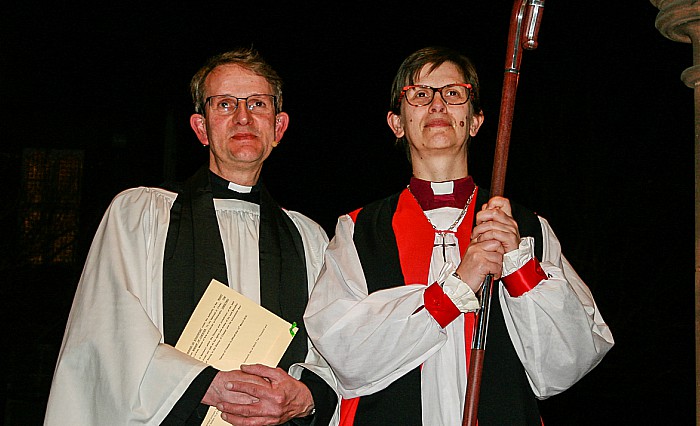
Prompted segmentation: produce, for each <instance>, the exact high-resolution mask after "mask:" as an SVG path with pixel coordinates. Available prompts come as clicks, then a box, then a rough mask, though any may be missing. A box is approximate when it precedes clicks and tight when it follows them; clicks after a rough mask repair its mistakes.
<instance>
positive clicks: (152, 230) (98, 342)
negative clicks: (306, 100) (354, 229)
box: [45, 49, 336, 425]
mask: <svg viewBox="0 0 700 426" xmlns="http://www.w3.org/2000/svg"><path fill="white" fill-rule="evenodd" d="M281 86H282V82H281V80H280V78H279V76H278V75H277V73H276V72H275V71H274V70H273V69H272V68H271V67H270V66H269V65H268V64H267V63H266V62H265V61H264V60H263V59H262V58H261V57H260V56H259V54H258V53H257V52H256V51H254V50H252V49H239V50H235V51H232V52H227V53H224V54H221V55H218V56H216V57H214V58H212V59H210V60H209V62H208V63H207V64H206V65H205V66H204V67H203V68H202V69H200V70H199V72H198V73H197V74H196V75H195V76H194V77H193V79H192V83H191V89H192V96H193V100H194V103H195V110H196V113H195V114H193V115H192V117H191V119H190V124H191V126H192V129H193V130H194V132H195V133H196V135H197V138H198V139H199V141H200V142H201V143H202V145H204V146H208V147H209V153H210V155H209V164H208V167H203V168H202V169H201V170H200V171H198V172H197V173H196V174H195V175H194V176H193V177H192V178H190V179H189V180H188V181H187V182H186V183H185V184H184V185H181V186H178V185H171V187H170V190H166V189H161V188H145V187H140V188H134V189H129V190H126V191H124V192H122V193H121V194H119V195H117V197H116V198H115V199H114V200H113V202H112V204H111V205H110V207H109V209H108V210H107V212H106V214H105V216H104V218H103V220H102V223H101V225H100V227H99V229H98V231H97V234H96V236H95V239H94V241H93V245H92V247H91V249H90V252H89V254H88V258H87V262H86V265H85V268H84V271H83V274H82V277H81V280H80V283H79V285H78V289H77V292H76V296H75V300H74V303H73V307H72V310H71V314H70V317H69V319H68V324H67V327H66V333H65V337H64V341H63V345H62V347H61V351H60V355H59V359H58V364H57V367H56V371H55V374H54V379H53V384H52V388H51V394H50V397H49V403H48V408H47V414H46V420H45V424H46V425H54V424H55V425H107V424H115V425H117V424H119V425H125V424H201V422H202V419H203V415H204V414H205V413H206V410H207V408H208V406H216V407H217V408H218V409H219V410H221V411H222V417H223V419H224V420H226V421H228V422H229V423H231V424H246V425H262V424H265V425H268V424H281V423H285V422H287V421H290V424H310V423H314V424H327V423H328V421H329V420H330V417H331V416H333V414H334V411H335V405H336V403H335V400H336V396H335V393H334V392H333V391H331V389H330V387H329V386H328V385H326V383H325V382H324V380H323V379H321V378H320V377H319V376H317V375H316V374H314V373H312V372H311V371H310V370H314V371H316V372H317V373H319V374H320V375H321V376H324V379H326V380H329V381H330V383H332V379H331V378H330V375H328V374H327V373H326V372H327V371H328V368H325V369H324V368H323V364H322V360H321V359H320V358H319V357H318V356H317V354H316V353H315V352H314V351H313V349H311V350H309V347H310V346H309V344H308V340H307V337H306V330H305V329H304V327H303V323H302V321H301V320H302V315H303V312H304V308H305V305H306V300H307V298H308V292H309V291H310V288H311V287H312V284H313V283H314V282H315V279H316V277H317V276H318V274H319V271H320V268H321V265H322V261H323V251H324V249H325V248H326V245H327V242H328V239H327V237H326V235H325V233H324V232H323V230H322V229H321V227H320V226H319V225H317V224H316V223H315V222H313V221H311V220H310V219H308V218H306V217H305V216H303V215H301V214H299V213H296V212H292V211H286V210H282V209H281V208H280V207H279V206H278V205H277V204H276V203H275V202H274V200H273V199H272V198H271V197H270V195H269V194H268V192H267V191H266V190H265V187H264V186H263V185H262V184H261V183H260V180H259V178H260V171H261V169H262V165H263V162H264V161H265V159H266V158H267V157H268V156H269V155H270V152H271V151H272V150H273V149H274V147H275V146H277V144H278V143H279V141H280V140H281V139H282V136H283V135H284V132H285V130H286V129H287V126H288V124H289V116H288V115H287V114H286V113H284V112H281V108H282V89H281ZM212 278H216V279H217V280H219V281H221V282H223V283H227V284H228V285H229V286H230V287H232V288H233V289H235V290H237V291H238V292H240V293H242V294H244V295H245V296H247V297H248V298H250V299H252V300H254V301H256V302H258V303H260V304H261V305H262V306H264V307H265V308H267V309H268V310H270V311H272V312H274V313H276V314H277V315H279V316H281V317H282V318H284V319H286V320H287V321H289V322H290V323H291V322H296V323H297V325H299V326H300V329H299V332H297V335H296V337H295V338H294V339H293V341H292V343H291V345H290V347H289V348H288V350H287V352H286V353H285V354H284V356H283V358H282V361H281V362H280V367H282V368H283V369H280V368H277V369H275V368H269V367H265V366H262V365H252V366H241V369H240V370H235V371H217V370H215V369H214V368H212V367H208V366H207V365H206V364H204V363H202V362H199V361H197V360H195V359H193V358H191V357H190V356H188V355H186V354H184V353H182V352H180V351H178V350H176V349H175V348H174V346H175V344H176V342H177V340H178V338H179V336H180V333H181V332H182V330H183V329H184V327H185V324H186V323H187V321H188V319H189V317H190V315H191V313H192V312H193V310H194V308H195V306H196V305H197V302H198V301H199V299H200V298H201V296H202V294H203V293H204V290H205V289H206V287H207V285H208V284H209V282H210V281H211V279H212ZM307 352H308V355H307ZM305 360H306V361H307V363H306V364H303V366H305V367H307V368H308V370H307V369H303V368H301V367H300V366H299V365H298V364H297V363H303V362H304V361H305ZM293 364H294V365H295V371H296V373H295V374H296V378H293V377H292V376H290V375H289V374H287V373H286V372H285V370H286V369H288V368H289V367H290V366H292V365H293ZM297 379H301V380H297Z"/></svg>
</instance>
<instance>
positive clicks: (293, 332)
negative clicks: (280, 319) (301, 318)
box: [289, 322, 299, 336]
mask: <svg viewBox="0 0 700 426" xmlns="http://www.w3.org/2000/svg"><path fill="white" fill-rule="evenodd" d="M297 330H299V327H297V323H296V322H293V323H292V326H291V327H289V334H291V335H292V336H295V335H296V334H297Z"/></svg>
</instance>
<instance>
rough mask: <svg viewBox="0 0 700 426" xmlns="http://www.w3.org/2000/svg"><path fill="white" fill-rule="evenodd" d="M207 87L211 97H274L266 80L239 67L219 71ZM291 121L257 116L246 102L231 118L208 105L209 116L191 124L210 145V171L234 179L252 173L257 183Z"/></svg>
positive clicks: (283, 116) (196, 117)
mask: <svg viewBox="0 0 700 426" xmlns="http://www.w3.org/2000/svg"><path fill="white" fill-rule="evenodd" d="M204 86H205V92H204V93H205V94H206V96H207V97H209V96H216V95H232V96H236V97H239V98H245V97H248V96H250V95H254V94H272V88H271V87H270V84H269V83H268V82H267V80H265V78H263V77H261V76H259V75H257V74H255V73H253V72H251V71H248V70H247V69H245V68H242V67H240V66H238V65H222V66H219V67H217V68H215V69H214V70H213V71H212V72H211V73H210V74H209V76H207V79H206V81H205V85H204ZM288 120H289V117H288V116H287V114H286V113H279V114H277V115H275V113H274V111H271V112H270V113H268V114H255V113H253V112H251V111H250V110H249V109H248V108H246V104H245V101H243V100H239V101H238V108H237V109H236V110H235V111H234V112H233V113H232V114H229V115H225V114H221V113H217V111H215V110H214V109H213V108H212V105H211V102H208V103H207V104H206V105H205V114H204V115H201V114H194V115H192V117H191V118H190V124H191V126H192V128H193V130H194V131H195V133H196V134H197V137H198V138H199V141H200V142H201V143H202V144H203V145H209V149H210V156H209V168H210V169H211V170H212V171H213V172H214V173H216V174H218V175H220V176H222V177H225V178H226V177H229V178H230V177H231V176H236V175H240V174H241V173H248V172H252V173H253V174H254V175H255V180H256V181H257V177H258V176H259V173H260V169H261V168H262V164H263V161H265V159H267V157H268V156H269V155H270V152H271V151H272V148H273V142H274V141H279V140H280V139H282V135H283V134H284V131H285V130H286V128H287V124H288ZM239 183H242V182H239ZM253 183H254V182H253ZM248 184H250V182H248Z"/></svg>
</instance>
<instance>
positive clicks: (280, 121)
mask: <svg viewBox="0 0 700 426" xmlns="http://www.w3.org/2000/svg"><path fill="white" fill-rule="evenodd" d="M287 126H289V114H287V113H286V112H280V113H279V114H277V116H276V117H275V140H276V141H277V142H279V141H280V140H282V136H284V132H285V131H286V130H287Z"/></svg>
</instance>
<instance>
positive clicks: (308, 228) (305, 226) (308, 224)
mask: <svg viewBox="0 0 700 426" xmlns="http://www.w3.org/2000/svg"><path fill="white" fill-rule="evenodd" d="M282 211H283V212H285V213H286V214H287V216H288V217H289V218H290V219H291V220H292V222H293V223H294V225H295V226H296V227H297V229H298V230H299V233H301V234H302V236H303V237H305V239H308V238H312V239H319V240H325V241H328V236H327V235H326V231H324V230H323V228H322V227H321V225H319V224H318V223H316V222H315V221H314V220H312V219H310V218H309V217H307V216H305V215H303V214H301V213H299V212H296V211H294V210H286V209H282Z"/></svg>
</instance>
